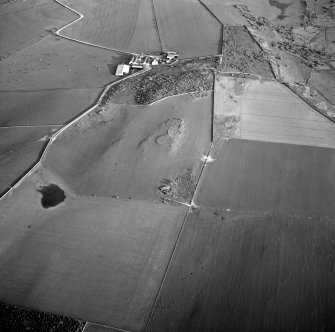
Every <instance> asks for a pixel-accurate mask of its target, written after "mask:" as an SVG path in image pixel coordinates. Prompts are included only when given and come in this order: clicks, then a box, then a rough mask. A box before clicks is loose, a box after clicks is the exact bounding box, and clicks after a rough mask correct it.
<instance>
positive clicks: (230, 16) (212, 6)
mask: <svg viewBox="0 0 335 332" xmlns="http://www.w3.org/2000/svg"><path fill="white" fill-rule="evenodd" d="M201 1H202V2H203V3H204V4H205V5H206V6H207V8H208V9H209V10H210V11H211V12H212V13H213V14H214V15H215V16H216V18H217V19H218V20H219V21H220V22H221V23H222V24H225V25H228V24H229V25H248V21H247V20H246V19H245V18H244V17H243V16H242V15H241V13H240V11H239V10H238V9H237V8H235V7H234V4H236V3H234V4H225V3H224V2H223V1H222V0H201Z"/></svg>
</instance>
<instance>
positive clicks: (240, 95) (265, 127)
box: [214, 76, 335, 148]
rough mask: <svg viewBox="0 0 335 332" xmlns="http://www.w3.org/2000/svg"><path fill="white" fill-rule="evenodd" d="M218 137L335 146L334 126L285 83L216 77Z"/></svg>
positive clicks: (216, 134) (215, 97)
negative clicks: (284, 84)
mask: <svg viewBox="0 0 335 332" xmlns="http://www.w3.org/2000/svg"><path fill="white" fill-rule="evenodd" d="M214 116H215V122H214V131H215V138H216V139H217V140H220V139H222V138H224V137H236V138H243V139H250V140H260V141H269V142H278V143H289V144H302V145H311V146H320V147H329V148H333V147H335V127H334V124H333V123H332V122H331V121H329V120H328V119H327V118H325V117H324V116H322V115H321V114H319V113H318V112H316V111H315V110H314V109H312V108H311V107H310V106H309V105H307V104H306V103H305V102H304V101H302V100H301V99H300V98H299V97H298V96H297V95H295V94H294V93H293V92H291V91H290V90H289V89H288V88H286V87H285V86H283V85H281V84H278V83H275V82H259V81H252V80H242V79H234V78H229V77H224V76H219V77H217V79H216V81H215V93H214Z"/></svg>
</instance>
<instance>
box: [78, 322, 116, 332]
mask: <svg viewBox="0 0 335 332" xmlns="http://www.w3.org/2000/svg"><path fill="white" fill-rule="evenodd" d="M83 332H120V330H119V329H114V328H112V327H107V326H102V325H97V324H87V325H86V327H85V329H84V330H83Z"/></svg>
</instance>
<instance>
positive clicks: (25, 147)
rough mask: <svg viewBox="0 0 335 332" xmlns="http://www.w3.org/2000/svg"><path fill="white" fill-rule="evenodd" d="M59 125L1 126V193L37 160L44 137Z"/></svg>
mask: <svg viewBox="0 0 335 332" xmlns="http://www.w3.org/2000/svg"><path fill="white" fill-rule="evenodd" d="M57 129H58V128H57V127H55V126H54V127H52V126H51V127H37V128H36V127H35V128H0V155H1V159H0V193H2V192H4V191H5V190H6V189H7V188H8V187H9V186H10V185H11V184H13V182H14V181H15V180H16V179H17V178H18V177H21V175H22V174H23V173H25V172H26V170H27V169H28V168H29V167H30V166H31V165H32V164H34V163H35V161H37V159H38V156H39V154H40V151H41V149H42V147H43V145H44V144H45V140H44V137H45V136H47V135H50V134H52V132H53V131H54V130H57Z"/></svg>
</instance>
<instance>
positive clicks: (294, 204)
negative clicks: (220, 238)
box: [196, 139, 335, 215]
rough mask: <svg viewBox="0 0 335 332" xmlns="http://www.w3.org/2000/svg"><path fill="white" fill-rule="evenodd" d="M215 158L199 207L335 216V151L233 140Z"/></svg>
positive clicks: (216, 149)
mask: <svg viewBox="0 0 335 332" xmlns="http://www.w3.org/2000/svg"><path fill="white" fill-rule="evenodd" d="M212 157H213V158H214V159H215V161H214V162H213V163H211V164H209V165H208V166H207V167H206V170H205V176H204V177H203V183H202V184H201V188H200V192H199V197H197V198H196V203H197V204H198V205H202V206H206V207H217V208H226V209H243V210H257V211H259V210H273V209H274V210H280V211H284V212H288V211H306V213H309V212H310V213H318V214H321V215H333V214H334V213H335V205H334V202H333V201H334V200H333V197H334V196H335V180H334V176H333V173H334V168H335V149H326V148H319V147H310V146H303V145H290V144H277V143H268V142H256V141H247V140H239V139H232V140H230V141H228V142H227V143H226V144H221V145H220V146H217V147H216V148H215V150H214V152H213V153H212Z"/></svg>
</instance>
